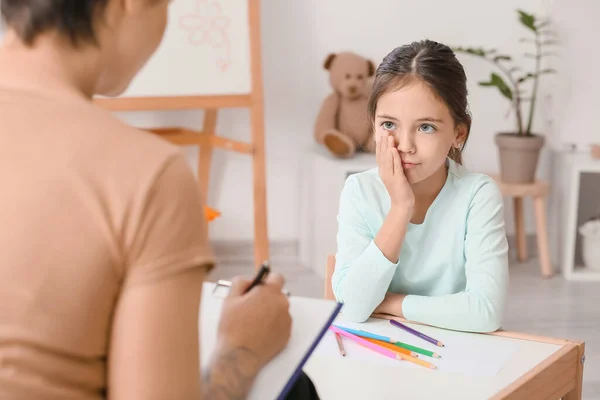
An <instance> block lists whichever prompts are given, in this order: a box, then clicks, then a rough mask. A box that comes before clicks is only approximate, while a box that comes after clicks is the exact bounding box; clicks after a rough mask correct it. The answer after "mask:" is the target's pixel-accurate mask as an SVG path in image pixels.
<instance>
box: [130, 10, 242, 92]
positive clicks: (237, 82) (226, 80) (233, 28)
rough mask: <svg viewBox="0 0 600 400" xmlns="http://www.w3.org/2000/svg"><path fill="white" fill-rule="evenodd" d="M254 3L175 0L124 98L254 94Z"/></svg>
mask: <svg viewBox="0 0 600 400" xmlns="http://www.w3.org/2000/svg"><path fill="white" fill-rule="evenodd" d="M249 1H250V0H176V1H173V2H171V4H170V6H169V19H168V22H167V28H166V31H165V35H164V37H163V40H162V42H161V44H160V46H159V47H158V49H157V50H156V52H155V53H154V55H153V56H152V57H151V58H150V60H148V62H147V63H146V65H145V66H144V67H143V68H142V70H141V71H140V72H139V73H138V75H137V76H136V77H135V78H134V80H133V81H132V82H131V84H130V86H129V88H128V89H127V90H126V91H125V92H124V93H123V94H122V95H121V97H169V96H204V95H239V94H248V93H250V91H251V83H252V80H251V70H250V66H251V62H250V61H251V60H250V24H249V8H248V3H249Z"/></svg>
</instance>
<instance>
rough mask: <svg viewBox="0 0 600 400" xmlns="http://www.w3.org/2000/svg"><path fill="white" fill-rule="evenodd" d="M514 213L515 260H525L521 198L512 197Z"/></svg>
mask: <svg viewBox="0 0 600 400" xmlns="http://www.w3.org/2000/svg"><path fill="white" fill-rule="evenodd" d="M513 204H514V207H513V209H514V213H515V232H516V239H517V260H519V261H520V262H523V261H527V237H526V236H525V219H524V218H523V198H521V197H515V198H514V199H513Z"/></svg>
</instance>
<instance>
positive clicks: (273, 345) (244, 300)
mask: <svg viewBox="0 0 600 400" xmlns="http://www.w3.org/2000/svg"><path fill="white" fill-rule="evenodd" d="M250 284H251V282H250V281H249V280H246V279H241V278H237V279H235V280H234V281H233V283H232V286H231V289H230V291H229V295H228V296H227V298H226V299H225V301H224V303H223V311H222V313H221V320H220V322H219V332H218V346H217V347H218V348H219V351H221V352H222V351H223V349H230V350H233V349H238V350H239V351H241V352H246V353H248V354H251V355H252V357H253V358H254V359H255V361H256V368H257V371H258V370H260V369H261V368H262V367H263V366H264V365H266V364H267V363H268V362H269V361H270V360H271V359H272V358H273V357H275V356H276V355H277V354H279V352H281V350H283V349H284V348H285V346H286V345H287V343H288V342H289V339H290V336H291V329H292V318H291V316H290V313H289V301H288V298H287V296H285V294H283V292H282V290H283V285H284V278H283V276H282V275H280V274H277V273H271V274H269V275H268V277H267V279H266V281H265V282H264V283H263V284H259V285H257V286H255V287H254V288H252V289H251V290H250V291H248V293H245V292H246V290H247V289H248V287H249V286H250Z"/></svg>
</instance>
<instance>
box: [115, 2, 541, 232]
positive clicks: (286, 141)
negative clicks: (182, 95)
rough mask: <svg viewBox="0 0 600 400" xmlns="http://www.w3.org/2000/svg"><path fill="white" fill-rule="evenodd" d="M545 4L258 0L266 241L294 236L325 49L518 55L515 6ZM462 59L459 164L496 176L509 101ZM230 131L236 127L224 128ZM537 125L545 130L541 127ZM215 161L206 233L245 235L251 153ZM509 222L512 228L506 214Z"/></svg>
mask: <svg viewBox="0 0 600 400" xmlns="http://www.w3.org/2000/svg"><path fill="white" fill-rule="evenodd" d="M544 3H545V2H544V1H543V0H526V1H524V0H511V1H502V2H500V1H496V2H490V1H477V0H458V1H454V2H444V1H436V0H425V1H422V2H408V1H398V0H393V1H392V0H372V1H370V2H368V3H365V2H362V1H357V0H352V1H350V0H327V1H322V0H305V1H302V2H289V1H279V0H263V1H262V19H263V21H262V22H263V24H262V37H263V65H264V82H265V102H266V104H265V109H266V129H267V131H266V140H267V160H268V163H267V168H268V176H267V183H268V209H269V236H270V238H271V239H272V240H290V239H296V238H297V237H298V230H299V221H298V218H299V217H298V213H297V210H298V209H299V201H300V200H299V198H300V196H299V190H300V184H299V178H300V169H299V166H300V158H301V157H302V156H303V155H304V154H306V152H307V151H309V148H310V147H311V146H312V145H313V136H312V129H313V123H314V119H315V115H316V113H317V112H318V108H319V106H320V103H321V101H322V99H323V98H324V97H325V96H327V94H328V93H329V91H330V88H329V83H328V80H327V74H326V71H324V70H323V69H322V63H323V60H324V59H325V57H326V56H327V54H328V53H329V52H337V51H343V50H352V51H355V52H358V53H359V54H363V55H364V56H366V57H370V58H371V59H373V61H375V62H376V63H379V62H380V60H381V59H382V58H383V57H384V56H385V55H386V54H387V53H388V52H389V51H390V50H392V49H393V48H394V47H396V46H398V45H401V44H404V43H408V42H410V41H413V40H420V39H423V38H430V39H435V40H438V41H441V42H445V43H447V44H451V45H464V46H466V45H472V46H479V45H484V46H489V47H497V48H499V49H505V50H506V51H507V52H508V53H511V54H512V53H515V54H518V53H519V52H522V51H524V47H523V45H521V44H520V43H519V38H520V37H521V36H522V35H524V34H526V31H525V30H524V29H523V28H521V26H520V25H519V23H518V21H517V16H516V11H515V10H516V8H518V7H521V8H523V9H525V10H528V11H533V12H540V11H542V10H543V8H544V7H545V6H547V5H546V4H544ZM367 4H368V5H367ZM461 60H462V61H463V63H464V65H465V68H466V70H467V74H468V77H469V90H470V98H469V101H470V105H471V111H472V113H473V115H474V122H473V129H472V136H471V139H470V141H469V144H468V146H467V150H466V154H465V158H466V163H467V166H468V167H469V168H471V169H473V170H480V171H491V172H494V171H497V155H496V148H495V146H494V144H493V135H494V134H495V132H497V131H500V130H506V129H510V128H512V126H513V124H514V123H513V120H512V119H504V114H505V112H506V111H507V110H508V104H507V102H506V101H505V100H504V99H503V98H501V97H500V95H499V94H497V93H496V91H495V90H493V89H488V88H480V87H478V86H477V84H476V82H477V81H479V80H483V79H486V78H487V77H488V75H489V73H490V71H491V69H490V67H489V66H488V65H486V64H485V63H484V62H482V61H481V60H478V59H475V58H472V57H466V56H461ZM225 116H226V118H227V120H226V121H224V120H223V119H221V120H220V123H219V130H220V131H221V132H225V133H226V134H228V135H232V136H233V137H236V138H240V139H247V138H248V137H249V133H248V130H247V128H246V124H247V121H248V115H247V113H246V112H245V111H242V110H237V111H236V110H232V111H230V112H228V113H227V114H226V115H225ZM126 118H127V119H129V116H128V117H126ZM135 119H136V120H138V121H140V122H142V123H143V124H144V125H147V122H148V121H144V120H145V119H152V120H153V121H154V122H153V124H154V123H163V122H164V123H166V124H168V123H170V122H173V121H176V122H178V123H184V124H186V125H188V126H192V127H193V126H199V125H200V124H201V114H200V113H191V112H186V113H172V114H166V113H165V114H161V115H149V114H145V113H139V114H137V115H136V118H135ZM167 121H170V122H167ZM536 122H537V124H536V126H540V125H541V124H540V123H541V122H542V116H541V115H538V118H537V120H536ZM233 127H235V128H236V130H235V131H232V130H231V128H233ZM237 128H239V129H237ZM538 130H540V131H542V130H543V127H540V128H539V129H538ZM188 155H189V159H190V163H191V164H193V165H195V160H194V156H195V152H193V151H192V150H190V151H189V152H188ZM541 164H542V165H541V167H540V173H541V175H542V176H543V175H544V174H545V173H546V171H547V167H546V164H547V162H546V161H545V160H542V162H541ZM214 166H215V169H214V170H213V172H214V173H213V185H212V187H211V189H210V193H209V200H210V202H211V204H212V205H214V206H215V207H218V208H220V209H221V210H222V211H223V213H224V216H223V217H222V218H221V219H220V220H218V221H216V222H214V223H213V224H211V235H212V237H213V239H234V240H237V239H251V238H252V236H253V231H252V221H253V213H252V207H251V199H252V197H251V169H250V161H249V159H248V158H247V157H245V156H243V155H238V154H230V153H227V154H224V153H221V154H219V157H217V159H216V160H215V164H214ZM331 195H332V196H337V194H331ZM240 199H245V200H242V201H240ZM509 211H510V210H508V211H507V212H509ZM508 223H509V230H511V229H512V228H511V220H510V219H509V221H508ZM528 230H529V231H533V224H532V223H531V221H528Z"/></svg>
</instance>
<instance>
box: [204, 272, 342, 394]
mask: <svg viewBox="0 0 600 400" xmlns="http://www.w3.org/2000/svg"><path fill="white" fill-rule="evenodd" d="M221 283H223V281H221ZM227 292H228V289H227V287H226V284H224V285H223V284H221V285H217V284H215V283H211V282H205V283H204V284H203V288H202V303H201V305H202V307H201V310H200V318H199V332H200V349H201V352H200V354H201V360H200V364H201V368H202V369H205V368H207V367H208V366H209V362H210V357H211V355H212V351H213V348H214V346H215V343H216V336H217V327H218V322H219V317H220V313H221V307H222V303H223V300H224V298H225V296H226V293H227ZM289 301H290V314H291V316H292V336H291V338H290V342H289V343H288V346H287V347H286V348H285V349H284V350H283V351H282V352H281V353H279V354H278V355H277V356H276V357H275V358H274V359H273V360H271V362H270V363H269V364H267V365H266V366H265V368H263V370H261V372H260V373H259V374H258V376H257V377H256V380H255V381H254V385H253V387H252V390H251V391H250V393H249V395H248V397H247V399H248V400H282V399H285V397H286V396H287V394H288V393H289V392H290V390H291V389H292V387H293V386H294V384H295V383H296V380H297V379H298V377H299V376H300V374H301V373H302V369H303V367H304V365H305V364H306V362H307V361H308V359H309V358H310V356H311V355H312V353H313V351H314V350H315V349H316V348H317V346H318V344H319V342H320V341H321V340H322V339H323V337H324V336H325V334H326V333H327V330H328V328H329V326H330V325H331V324H332V323H333V321H334V320H335V318H336V317H337V315H338V313H339V312H340V310H341V308H342V304H341V303H338V302H335V301H332V300H325V299H320V298H319V299H317V298H308V297H298V296H292V295H291V294H290V296H289Z"/></svg>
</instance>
